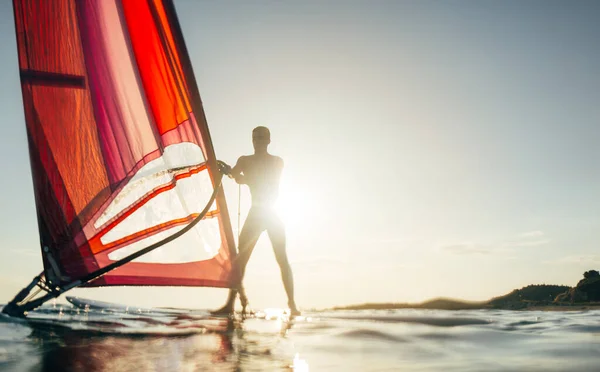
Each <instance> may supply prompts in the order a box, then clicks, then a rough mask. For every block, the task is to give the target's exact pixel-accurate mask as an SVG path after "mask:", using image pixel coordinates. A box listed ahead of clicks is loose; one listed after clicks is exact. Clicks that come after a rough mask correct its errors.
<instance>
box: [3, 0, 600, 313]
mask: <svg viewBox="0 0 600 372" xmlns="http://www.w3.org/2000/svg"><path fill="white" fill-rule="evenodd" d="M175 4H176V8H177V12H178V15H179V19H180V22H181V26H182V28H183V33H184V37H185V41H186V44H187V47H188V50H189V53H190V56H191V59H192V63H193V67H194V71H195V75H196V79H197V83H198V86H199V89H200V93H201V96H202V100H203V103H204V108H205V111H206V116H207V120H208V124H209V128H210V131H211V135H212V139H213V143H214V146H215V151H216V154H217V157H218V158H219V159H221V160H224V161H226V162H228V163H235V161H236V159H237V157H238V156H240V155H244V154H250V153H251V152H252V143H251V130H252V128H254V127H255V126H258V125H266V126H268V127H269V128H270V129H271V133H272V144H271V146H270V151H271V152H272V153H274V154H276V155H279V156H281V157H282V158H283V159H284V161H285V170H284V174H283V180H282V185H281V200H280V204H281V214H282V216H283V219H284V221H285V223H286V231H287V235H288V255H289V257H290V261H291V264H292V268H293V272H294V279H295V286H296V298H297V302H298V305H299V306H300V307H301V308H323V307H329V306H335V305H345V304H353V303H364V302H413V301H423V300H426V299H429V298H433V297H452V298H462V299H466V300H485V299H488V298H490V297H493V296H496V295H502V294H504V293H506V292H509V291H511V290H512V289H515V288H520V287H522V286H525V285H528V284H544V283H545V284H563V285H571V286H573V285H575V284H576V283H577V281H578V280H580V279H581V278H582V273H583V272H584V271H585V270H589V269H600V251H599V250H600V146H599V144H600V105H599V104H598V101H599V98H600V74H599V73H598V66H600V47H598V40H599V39H600V3H598V2H595V1H501V2H500V1H443V2H442V1H383V0H378V1H335V0H332V1H327V2H322V1H315V0H308V1H302V2H298V1H266V0H265V1H219V2H216V1H196V0H176V1H175ZM0 49H1V50H2V53H0V67H1V68H0V81H2V82H3V84H4V87H3V89H1V90H0V112H2V122H3V125H2V128H3V133H2V135H1V136H0V174H2V175H3V176H4V177H3V180H2V182H0V303H6V302H7V301H9V300H10V299H11V298H12V296H14V294H15V293H16V292H17V291H18V290H20V289H21V288H22V287H23V286H25V285H26V284H28V283H29V282H30V280H31V279H32V278H33V276H35V275H37V274H38V273H39V272H40V271H41V269H42V262H41V256H40V247H39V235H38V232H37V222H36V219H35V207H34V201H33V187H32V182H31V172H30V168H29V159H28V150H27V141H26V131H25V124H24V115H23V108H22V100H21V93H20V84H19V79H18V64H17V56H16V43H15V34H14V23H13V15H12V8H11V3H10V1H8V0H2V2H1V3H0ZM224 187H225V190H226V196H227V202H228V207H229V210H230V214H231V216H232V224H233V226H234V230H235V231H237V218H236V216H237V209H238V187H237V185H235V184H234V182H233V181H228V182H226V183H225V186H224ZM249 202H250V196H249V192H248V190H247V189H245V188H243V189H242V193H241V199H240V200H239V203H240V207H241V212H242V223H243V221H244V217H245V213H246V212H247V211H248V208H249V204H250V203H249ZM245 283H246V287H247V292H248V296H249V298H250V301H251V303H252V305H253V306H255V307H258V308H264V307H283V306H285V304H286V298H285V292H284V291H283V286H282V283H281V279H280V273H279V269H278V267H277V264H276V262H275V259H274V256H273V252H272V250H271V246H270V243H269V241H268V238H267V236H266V234H265V235H264V236H263V237H262V238H261V240H260V241H259V244H258V246H257V248H256V250H255V252H254V254H253V256H252V258H251V260H250V263H249V266H248V269H247V274H246V281H245ZM71 294H73V295H78V296H83V297H88V298H95V299H100V300H105V301H114V302H125V303H128V304H134V305H141V306H154V305H157V306H184V307H203V308H207V307H213V306H217V305H219V304H220V302H222V301H223V300H224V299H225V296H226V290H223V289H213V288H133V289H132V288H94V289H76V290H73V291H72V292H71Z"/></svg>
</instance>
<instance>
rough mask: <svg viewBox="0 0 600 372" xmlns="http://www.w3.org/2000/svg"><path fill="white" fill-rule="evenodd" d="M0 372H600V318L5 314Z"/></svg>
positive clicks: (54, 310)
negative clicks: (10, 315) (11, 316)
mask: <svg viewBox="0 0 600 372" xmlns="http://www.w3.org/2000/svg"><path fill="white" fill-rule="evenodd" d="M0 370H2V371H205V370H215V371H279V370H282V371H286V370H287V371H569V372H574V371H600V311H598V310H589V311H569V312H542V311H503V310H469V311H441V310H440V311H438V310H410V309H406V310H394V311H381V310H379V311H322V312H307V313H305V314H303V316H301V317H297V318H295V319H292V320H290V319H289V317H287V316H286V314H285V313H283V312H282V311H280V310H277V309H266V310H265V311H262V312H258V313H257V314H256V316H254V317H250V318H246V319H242V318H241V317H240V316H239V315H238V316H237V317H236V319H233V320H232V319H227V318H214V317H211V316H210V315H209V314H208V312H206V311H183V310H156V311H153V310H143V309H136V308H130V309H124V310H123V309H120V310H110V309H80V308H74V307H72V306H70V305H55V306H52V305H45V306H43V307H42V308H40V309H39V310H36V311H33V312H31V313H29V314H28V317H27V320H18V319H14V318H9V317H7V316H4V315H2V316H0Z"/></svg>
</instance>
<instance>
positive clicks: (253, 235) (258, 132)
mask: <svg viewBox="0 0 600 372" xmlns="http://www.w3.org/2000/svg"><path fill="white" fill-rule="evenodd" d="M270 143H271V133H270V131H269V129H268V128H267V127H262V126H261V127H256V128H254V130H253V131H252V144H253V145H254V154H253V155H248V156H241V157H240V158H239V159H238V161H237V163H236V165H235V166H234V167H233V169H231V171H230V172H227V171H228V170H229V169H227V168H229V167H228V166H227V165H225V169H226V171H225V173H229V176H230V177H232V178H234V179H235V181H236V182H237V183H238V184H244V185H248V187H249V188H250V194H251V195H252V207H251V208H250V211H249V212H248V217H247V218H246V222H245V223H244V226H243V227H242V231H241V233H240V238H239V242H238V255H237V257H236V259H235V261H234V263H233V269H234V273H235V274H237V277H238V280H239V282H238V288H237V289H231V290H230V291H229V296H228V298H227V303H226V304H225V306H223V307H222V308H220V309H218V310H215V311H213V314H230V313H232V312H233V310H234V307H235V300H236V296H237V292H238V290H239V291H240V300H241V302H242V307H243V308H244V311H245V308H246V305H247V303H248V300H247V299H246V295H245V293H244V290H243V287H242V280H243V278H244V274H245V271H246V265H247V264H248V260H249V259H250V255H251V254H252V251H253V250H254V246H255V245H256V242H257V241H258V238H259V237H260V235H261V234H262V233H263V231H265V230H266V231H267V234H268V235H269V239H270V240H271V244H272V245H273V251H274V252H275V258H276V259H277V263H278V264H279V268H280V269H281V278H282V280H283V286H284V288H285V292H286V293H287V297H288V306H289V308H290V312H291V314H292V315H298V314H300V312H299V311H298V308H297V307H296V302H295V301H294V279H293V277H292V268H291V267H290V263H289V262H288V257H287V252H286V248H285V229H284V226H283V223H282V222H281V220H280V219H279V216H278V215H277V213H276V212H275V209H274V206H275V202H276V201H277V196H278V194H279V181H280V178H281V172H282V170H283V159H281V158H280V157H278V156H274V155H271V154H269V152H268V151H267V147H268V146H269V144H270Z"/></svg>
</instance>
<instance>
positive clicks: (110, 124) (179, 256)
mask: <svg viewBox="0 0 600 372" xmlns="http://www.w3.org/2000/svg"><path fill="white" fill-rule="evenodd" d="M13 7H14V15H15V27H16V35H17V47H18V57H19V68H20V75H21V88H22V94H23V105H24V111H25V121H26V126H27V136H28V144H29V151H30V163H31V171H32V176H33V184H34V193H35V202H36V209H37V217H38V225H39V232H40V241H41V251H42V258H43V264H44V273H43V277H45V288H43V289H46V290H48V289H49V290H51V291H52V290H55V289H56V288H58V289H60V288H69V287H72V286H76V285H85V286H110V285H119V286H124V285H127V286H129V285H149V286H163V285H164V286H211V287H231V284H232V265H231V262H232V258H233V257H234V255H235V248H234V240H233V234H232V230H231V225H230V220H229V215H228V212H227V205H226V203H225V197H224V193H223V192H222V190H221V189H219V187H218V186H219V184H220V179H221V175H220V174H219V172H218V168H217V163H216V157H215V153H214V149H213V146H212V142H211V138H210V134H209V130H208V125H207V122H206V118H205V114H204V111H203V107H202V103H201V100H200V95H199V93H198V88H197V86H196V82H195V78H194V74H193V70H192V67H191V62H190V59H189V55H188V53H187V50H186V46H185V43H184V40H183V35H182V32H181V28H180V26H179V23H178V20H177V16H176V13H175V7H174V5H173V3H172V1H171V0H102V1H98V0H52V1H47V0H13ZM195 220H196V221H195ZM192 221H195V222H194V223H195V225H194V226H193V228H190V227H191V226H190V223H191V222H192ZM186 227H187V228H188V229H189V231H186V232H185V233H184V234H181V236H178V237H177V239H169V237H172V236H173V235H174V234H177V233H178V232H179V233H181V232H182V229H186ZM149 246H151V247H152V250H150V251H149V252H146V251H143V250H144V249H145V248H147V247H149ZM136 252H141V253H144V254H141V253H138V254H137V255H136V256H135V259H132V257H134V256H132V254H135V253H136ZM128 257H129V261H130V262H128V263H127V264H125V265H121V263H122V262H125V261H127V259H128ZM105 271H106V272H105ZM97 273H102V274H103V275H102V276H98V275H96V274H97Z"/></svg>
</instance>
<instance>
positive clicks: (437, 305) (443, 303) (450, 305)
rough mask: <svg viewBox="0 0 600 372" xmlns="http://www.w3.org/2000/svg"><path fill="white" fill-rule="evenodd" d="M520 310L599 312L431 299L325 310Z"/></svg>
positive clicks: (577, 306)
mask: <svg viewBox="0 0 600 372" xmlns="http://www.w3.org/2000/svg"><path fill="white" fill-rule="evenodd" d="M398 309H421V310H422V309H427V310H522V311H582V310H600V302H579V303H573V304H569V303H560V304H557V303H551V302H542V301H519V302H508V303H504V304H494V303H493V302H492V301H483V302H469V301H463V300H454V299H443V298H438V299H433V300H430V301H425V302H422V303H412V304H411V303H365V304H356V305H347V306H335V307H332V308H329V309H327V310H333V311H338V310H398Z"/></svg>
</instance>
